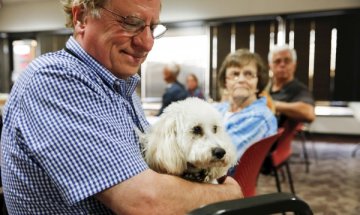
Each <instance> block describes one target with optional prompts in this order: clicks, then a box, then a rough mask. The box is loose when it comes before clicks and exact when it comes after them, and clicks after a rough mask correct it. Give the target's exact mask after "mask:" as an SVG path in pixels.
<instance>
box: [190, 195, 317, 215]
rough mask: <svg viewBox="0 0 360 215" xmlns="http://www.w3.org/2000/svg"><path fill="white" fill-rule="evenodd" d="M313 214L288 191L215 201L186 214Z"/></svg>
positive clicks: (304, 203) (301, 201) (302, 201)
mask: <svg viewBox="0 0 360 215" xmlns="http://www.w3.org/2000/svg"><path fill="white" fill-rule="evenodd" d="M286 212H294V214H297V215H313V211H312V210H311V208H310V206H309V205H308V204H307V203H306V202H305V201H304V200H302V199H300V198H298V197H297V196H295V195H294V194H290V193H270V194H263V195H258V196H253V197H250V198H245V199H235V200H228V201H222V202H216V203H212V204H209V205H205V206H203V207H201V208H197V209H195V210H193V211H190V212H189V213H188V214H187V215H219V214H222V215H234V214H251V215H264V214H279V213H282V214H285V213H286Z"/></svg>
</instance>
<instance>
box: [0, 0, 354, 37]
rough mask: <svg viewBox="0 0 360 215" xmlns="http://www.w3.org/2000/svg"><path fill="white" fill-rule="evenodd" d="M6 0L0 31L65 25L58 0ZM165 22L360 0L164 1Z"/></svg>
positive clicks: (336, 6)
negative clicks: (20, 0) (22, 0)
mask: <svg viewBox="0 0 360 215" xmlns="http://www.w3.org/2000/svg"><path fill="white" fill-rule="evenodd" d="M9 2H12V1H10V0H4V5H3V7H2V8H0V32H24V31H43V30H54V29H62V28H64V23H65V17H64V14H63V12H62V7H61V5H60V3H59V1H58V0H32V1H24V2H19V1H14V2H13V3H9ZM162 3H163V10H162V15H161V19H162V21H163V22H175V21H189V20H202V19H215V18H223V17H233V16H249V15H262V14H281V13H293V12H306V11H319V10H334V9H345V8H359V7H360V0H331V1H329V0H301V1H298V0H267V1H262V0H222V1H219V0H195V1H194V0H181V1H179V0H163V1H162Z"/></svg>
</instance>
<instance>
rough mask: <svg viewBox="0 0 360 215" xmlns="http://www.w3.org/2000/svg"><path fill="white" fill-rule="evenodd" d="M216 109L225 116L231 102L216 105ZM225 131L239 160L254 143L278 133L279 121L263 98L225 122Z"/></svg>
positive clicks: (232, 115)
mask: <svg viewBox="0 0 360 215" xmlns="http://www.w3.org/2000/svg"><path fill="white" fill-rule="evenodd" d="M215 108H216V109H218V110H219V111H220V113H221V114H222V115H223V117H224V118H225V116H226V115H227V113H228V111H229V109H230V103H229V102H223V103H219V104H215ZM224 124H225V129H226V131H227V132H228V134H229V135H230V137H231V140H232V142H233V144H235V147H236V153H237V158H238V160H239V159H240V157H241V156H242V155H243V154H244V152H245V151H246V149H248V148H249V147H250V146H251V145H252V144H253V143H255V142H256V141H258V140H261V139H263V138H265V137H268V136H270V135H273V134H275V133H276V132H277V121H276V117H275V116H274V114H273V113H272V112H271V111H270V109H269V108H268V107H267V106H266V98H265V97H261V98H259V99H257V100H256V101H255V102H253V103H252V104H250V105H249V106H247V107H245V108H244V109H242V110H241V111H239V112H236V113H233V114H231V115H230V116H228V117H226V118H225V120H224Z"/></svg>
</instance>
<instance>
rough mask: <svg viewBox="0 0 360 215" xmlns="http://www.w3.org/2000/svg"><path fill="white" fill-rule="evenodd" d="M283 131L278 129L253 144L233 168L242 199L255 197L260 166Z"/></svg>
mask: <svg viewBox="0 0 360 215" xmlns="http://www.w3.org/2000/svg"><path fill="white" fill-rule="evenodd" d="M283 131H284V129H283V128H280V129H279V130H278V132H277V133H276V134H274V135H272V136H269V137H266V138H264V139H261V140H259V141H258V142H256V143H254V144H253V145H252V146H250V147H249V148H248V149H247V150H246V151H245V153H244V154H243V156H242V157H241V158H240V161H239V164H238V165H237V166H236V167H235V171H234V174H233V177H234V179H235V180H236V181H237V182H238V183H239V185H240V187H241V188H242V191H243V194H244V197H251V196H254V195H255V189H256V182H257V177H258V175H259V173H260V168H261V165H262V163H263V161H264V159H265V157H266V156H267V155H268V153H269V151H270V148H271V146H272V145H273V144H274V142H275V141H276V140H277V139H278V138H279V137H280V136H281V135H282V133H283Z"/></svg>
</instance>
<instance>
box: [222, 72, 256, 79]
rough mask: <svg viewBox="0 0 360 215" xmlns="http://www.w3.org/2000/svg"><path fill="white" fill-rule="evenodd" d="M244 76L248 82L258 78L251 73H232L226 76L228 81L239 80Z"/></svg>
mask: <svg viewBox="0 0 360 215" xmlns="http://www.w3.org/2000/svg"><path fill="white" fill-rule="evenodd" d="M241 75H243V76H244V78H245V79H246V80H252V79H254V78H256V77H257V75H256V74H255V73H253V72H251V71H243V72H237V71H236V72H232V73H230V74H228V75H227V76H226V78H227V79H230V80H237V79H239V78H240V76H241Z"/></svg>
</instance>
